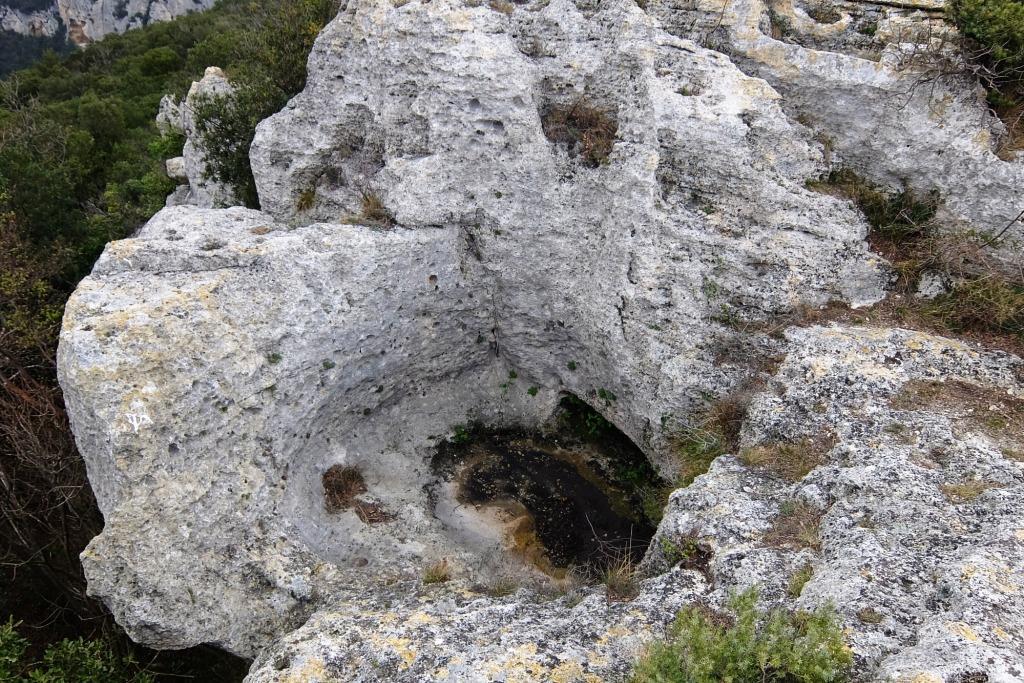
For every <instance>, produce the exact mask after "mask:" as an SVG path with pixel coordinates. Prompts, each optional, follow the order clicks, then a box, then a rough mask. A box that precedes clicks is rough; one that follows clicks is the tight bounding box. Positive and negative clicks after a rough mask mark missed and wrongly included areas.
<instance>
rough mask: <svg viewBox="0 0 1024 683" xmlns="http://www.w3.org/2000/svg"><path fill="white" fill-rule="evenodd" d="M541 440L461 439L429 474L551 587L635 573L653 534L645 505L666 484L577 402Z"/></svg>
mask: <svg viewBox="0 0 1024 683" xmlns="http://www.w3.org/2000/svg"><path fill="white" fill-rule="evenodd" d="M556 420H557V423H556V428H555V429H552V430H551V431H549V432H547V433H541V432H533V433H530V432H526V431H522V430H519V431H517V430H503V431H498V432H493V431H488V430H486V429H484V428H477V429H473V430H471V431H459V432H457V435H456V437H455V438H454V439H453V440H449V441H445V442H444V443H442V444H441V445H440V446H439V447H438V452H437V455H436V456H435V458H434V460H433V466H434V468H435V471H437V472H438V475H439V476H440V477H441V478H442V479H443V480H445V481H450V482H453V483H454V485H455V490H456V500H458V502H459V503H461V504H463V505H467V506H473V507H474V508H475V509H476V510H478V511H480V512H481V513H482V514H483V516H485V517H487V518H490V519H491V520H493V521H494V523H496V524H497V525H499V526H500V527H501V529H502V531H503V534H504V538H505V542H506V544H507V546H508V547H509V548H510V549H511V551H512V553H513V554H514V555H516V556H518V557H520V558H522V559H524V560H526V561H527V562H528V563H530V564H531V565H533V566H534V567H536V568H538V569H540V570H541V571H542V572H544V573H545V574H548V575H550V576H553V577H555V578H564V577H565V575H566V571H567V570H570V569H571V570H573V571H575V572H577V573H578V575H579V576H581V577H583V578H596V577H600V576H601V574H602V573H603V572H604V571H606V570H607V569H608V568H609V567H610V566H615V565H618V564H621V563H623V562H626V563H631V564H635V563H639V562H640V560H642V559H643V556H644V553H645V552H646V550H647V545H648V543H649V542H650V539H651V536H653V534H654V525H655V524H656V520H652V519H650V518H649V517H648V516H647V515H648V514H649V513H650V507H649V506H648V507H647V508H645V505H644V504H645V502H646V501H648V500H650V498H651V496H652V495H654V492H655V491H658V490H660V489H661V488H663V487H664V486H665V482H664V481H662V480H661V479H660V477H658V476H657V474H655V472H654V469H653V468H652V467H651V464H650V463H649V462H648V461H647V458H646V456H645V455H644V453H643V451H641V450H640V449H639V448H637V447H636V445H634V444H633V443H632V442H631V441H630V440H629V438H628V437H626V435H624V434H622V432H620V431H619V430H618V429H616V428H615V427H614V425H612V424H611V423H609V422H608V421H607V420H605V419H604V418H603V417H601V415H600V413H598V412H597V411H595V410H594V409H592V408H590V407H589V406H588V405H587V404H586V403H584V402H583V401H581V400H580V399H578V398H577V397H575V396H566V397H565V398H563V399H562V401H561V404H560V409H559V412H558V414H557V416H556Z"/></svg>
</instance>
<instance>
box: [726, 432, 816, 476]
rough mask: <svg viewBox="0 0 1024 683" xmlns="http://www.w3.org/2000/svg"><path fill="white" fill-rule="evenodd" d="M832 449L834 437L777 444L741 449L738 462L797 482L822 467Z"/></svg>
mask: <svg viewBox="0 0 1024 683" xmlns="http://www.w3.org/2000/svg"><path fill="white" fill-rule="evenodd" d="M834 445H835V437H834V436H832V435H831V434H830V435H827V436H825V435H823V436H819V437H816V438H805V439H801V440H800V441H779V442H774V443H767V444H762V445H759V446H754V447H752V448H744V449H743V450H742V451H740V454H739V459H740V461H741V462H743V464H745V465H747V466H748V467H753V468H756V469H760V470H765V471H767V472H769V473H771V474H773V475H775V476H779V477H782V478H783V479H786V480H787V481H791V482H797V481H800V480H801V479H803V478H804V477H805V476H807V474H808V473H809V472H810V471H811V470H813V469H814V468H815V467H817V466H818V465H821V464H822V463H824V462H825V461H826V455H827V454H828V452H829V451H830V450H831V449H832V446H834Z"/></svg>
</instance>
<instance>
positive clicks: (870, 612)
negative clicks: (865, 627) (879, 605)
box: [857, 607, 883, 624]
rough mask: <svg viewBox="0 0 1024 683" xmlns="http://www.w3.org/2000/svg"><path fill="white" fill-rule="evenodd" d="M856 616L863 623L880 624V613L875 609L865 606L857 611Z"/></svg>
mask: <svg viewBox="0 0 1024 683" xmlns="http://www.w3.org/2000/svg"><path fill="white" fill-rule="evenodd" d="M857 618H858V619H860V621H861V623H864V624H881V623H882V619H883V617H882V615H881V614H880V613H879V612H877V611H876V610H874V609H872V608H870V607H865V608H863V609H861V610H859V611H858V612H857Z"/></svg>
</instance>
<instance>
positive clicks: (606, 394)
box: [597, 388, 619, 406]
mask: <svg viewBox="0 0 1024 683" xmlns="http://www.w3.org/2000/svg"><path fill="white" fill-rule="evenodd" d="M597 397H598V398H599V399H601V400H602V401H604V404H605V405H606V406H610V405H611V404H612V403H614V402H615V401H617V400H618V398H619V397H618V396H616V395H615V394H614V393H613V392H612V391H610V390H608V389H604V388H601V389H598V390H597Z"/></svg>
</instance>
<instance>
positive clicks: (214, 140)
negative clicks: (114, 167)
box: [195, 0, 338, 207]
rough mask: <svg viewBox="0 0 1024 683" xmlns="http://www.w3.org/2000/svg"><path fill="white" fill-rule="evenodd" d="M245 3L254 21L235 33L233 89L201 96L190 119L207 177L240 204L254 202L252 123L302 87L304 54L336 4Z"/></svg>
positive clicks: (320, 0) (315, 0)
mask: <svg viewBox="0 0 1024 683" xmlns="http://www.w3.org/2000/svg"><path fill="white" fill-rule="evenodd" d="M250 7H251V9H252V11H253V13H254V14H255V16H256V17H257V21H256V22H255V24H254V26H253V28H251V29H249V30H248V31H245V32H244V33H242V34H241V35H240V36H238V39H237V43H236V46H235V49H234V51H233V54H232V57H233V60H232V61H233V63H234V64H235V66H234V68H231V69H229V73H230V79H231V82H232V84H233V85H234V92H233V93H232V94H230V95H220V96H215V97H210V98H206V99H205V100H201V101H200V102H198V103H197V104H196V106H195V114H196V117H195V118H196V127H197V129H198V133H199V137H200V140H201V141H202V144H203V147H204V149H205V150H206V158H207V161H208V163H209V172H210V177H211V178H212V179H214V180H217V181H220V182H223V183H227V184H229V185H231V186H232V187H233V188H234V189H235V192H236V195H237V196H238V198H239V199H240V200H241V201H243V202H244V203H245V204H246V205H248V206H252V207H258V204H259V201H258V198H257V196H256V183H255V181H254V180H253V176H252V169H251V168H250V166H249V148H250V147H251V146H252V141H253V138H254V137H255V135H256V126H257V124H259V122H260V121H262V120H263V119H265V118H267V117H269V116H270V115H272V114H274V113H276V112H278V111H280V109H281V108H282V107H283V106H284V105H285V104H286V103H287V102H288V100H289V99H290V98H291V97H293V96H294V95H296V94H297V93H298V92H300V91H301V90H302V89H303V88H304V87H305V86H306V59H307V57H308V56H309V53H310V50H312V48H313V42H314V41H315V40H316V37H317V35H319V33H320V30H321V29H322V28H323V27H324V25H326V24H327V22H328V21H330V20H331V19H333V18H334V15H335V14H336V13H337V10H338V4H337V0H293V1H292V2H280V3H270V4H269V5H267V6H264V5H256V4H253V5H250Z"/></svg>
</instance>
